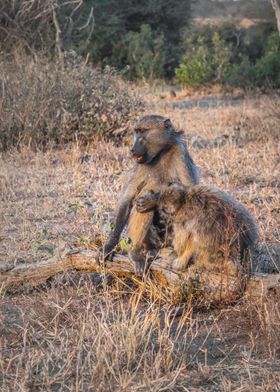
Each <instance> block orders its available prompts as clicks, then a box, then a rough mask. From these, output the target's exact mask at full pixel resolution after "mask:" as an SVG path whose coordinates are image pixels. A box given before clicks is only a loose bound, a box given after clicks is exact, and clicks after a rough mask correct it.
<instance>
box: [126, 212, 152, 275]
mask: <svg viewBox="0 0 280 392" xmlns="http://www.w3.org/2000/svg"><path fill="white" fill-rule="evenodd" d="M153 216H154V212H153V211H149V212H146V213H144V214H143V213H140V212H138V211H137V210H136V208H135V207H133V208H132V210H131V213H130V218H129V223H128V230H127V231H128V237H129V238H130V240H131V245H130V249H129V256H130V259H131V261H132V262H133V264H134V266H135V271H136V274H137V275H139V276H141V275H143V273H144V272H145V255H144V253H143V246H144V243H145V240H146V237H147V236H148V234H149V232H150V228H151V225H152V222H153Z"/></svg>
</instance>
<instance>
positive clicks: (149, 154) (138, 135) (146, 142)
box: [131, 115, 176, 164]
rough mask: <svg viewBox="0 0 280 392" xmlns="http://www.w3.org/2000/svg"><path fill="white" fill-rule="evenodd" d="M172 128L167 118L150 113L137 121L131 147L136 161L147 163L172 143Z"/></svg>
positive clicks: (174, 133)
mask: <svg viewBox="0 0 280 392" xmlns="http://www.w3.org/2000/svg"><path fill="white" fill-rule="evenodd" d="M175 135H176V131H175V130H174V128H173V126H172V123H171V121H170V120H169V118H166V117H162V116H156V115H150V116H144V117H142V118H141V119H140V121H138V123H137V124H136V126H135V130H134V145H133V147H132V149H131V152H132V155H133V156H134V158H135V160H136V162H137V163H146V164H149V163H151V162H152V161H153V159H154V158H155V157H156V156H158V155H159V154H160V152H162V151H163V150H165V149H168V148H169V147H170V146H171V145H172V144H174V137H175Z"/></svg>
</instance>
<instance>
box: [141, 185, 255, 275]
mask: <svg viewBox="0 0 280 392" xmlns="http://www.w3.org/2000/svg"><path fill="white" fill-rule="evenodd" d="M156 206H157V207H159V208H160V209H161V210H162V211H163V212H164V213H165V214H167V215H168V216H169V217H170V218H171V221H172V223H173V229H174V240H173V245H174V250H175V252H176V254H177V259H175V260H174V261H173V263H172V267H173V268H175V269H178V270H184V269H186V268H187V266H188V265H191V264H192V263H194V265H195V268H197V267H201V266H203V267H206V268H208V269H211V270H217V271H220V272H221V271H224V272H227V273H228V274H229V275H233V274H237V273H239V272H247V273H248V272H249V269H250V258H251V252H252V249H253V246H254V244H255V242H256V241H257V239H258V232H257V228H256V224H255V222H254V220H253V218H252V217H251V215H250V214H249V212H248V211H247V210H246V209H245V207H244V206H242V205H241V204H239V203H238V202H236V201H235V200H234V199H233V198H232V197H231V196H229V195H228V194H227V193H225V192H222V191H220V190H218V189H215V188H213V187H210V186H206V185H193V186H188V187H184V186H182V185H181V184H177V183H173V184H171V185H170V186H168V187H167V188H166V189H165V190H163V191H162V193H161V194H160V193H159V192H155V191H153V190H149V191H146V192H145V193H143V194H142V196H141V198H139V199H138V200H137V210H138V211H139V212H146V211H151V210H152V209H153V208H154V207H156Z"/></svg>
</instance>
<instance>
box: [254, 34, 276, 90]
mask: <svg viewBox="0 0 280 392" xmlns="http://www.w3.org/2000/svg"><path fill="white" fill-rule="evenodd" d="M254 71H255V84H256V85H257V86H262V85H268V86H269V87H273V88H279V87H280V39H279V35H278V33H276V32H274V33H271V34H270V35H269V37H268V40H267V46H266V49H265V53H264V55H263V57H261V58H260V59H259V60H258V61H257V63H256V65H255V70H254Z"/></svg>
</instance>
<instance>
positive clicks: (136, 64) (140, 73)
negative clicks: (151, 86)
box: [126, 24, 165, 80]
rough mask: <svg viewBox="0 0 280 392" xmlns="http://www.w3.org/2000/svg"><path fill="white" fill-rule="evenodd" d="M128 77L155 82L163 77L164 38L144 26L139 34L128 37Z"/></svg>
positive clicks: (131, 34)
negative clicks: (154, 80)
mask: <svg viewBox="0 0 280 392" xmlns="http://www.w3.org/2000/svg"><path fill="white" fill-rule="evenodd" d="M126 43H127V61H128V64H129V67H128V71H127V75H128V77H129V78H130V79H141V80H153V79H158V78H160V77H162V76H163V72H164V64H165V51H164V37H163V34H160V35H156V34H155V33H154V32H153V31H152V29H151V27H150V26H149V25H145V24H143V25H142V26H141V29H140V32H139V33H134V32H130V33H128V34H127V36H126Z"/></svg>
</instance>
